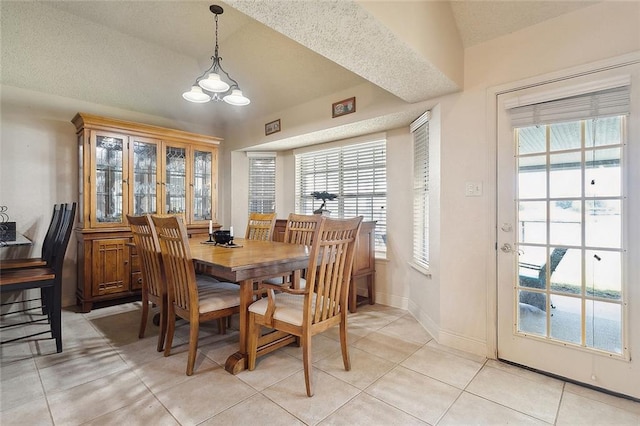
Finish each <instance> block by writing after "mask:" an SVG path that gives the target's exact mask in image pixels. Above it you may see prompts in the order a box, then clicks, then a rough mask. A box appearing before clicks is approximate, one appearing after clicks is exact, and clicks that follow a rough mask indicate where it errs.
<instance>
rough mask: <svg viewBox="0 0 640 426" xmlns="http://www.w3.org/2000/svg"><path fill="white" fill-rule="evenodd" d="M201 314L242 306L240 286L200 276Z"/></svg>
mask: <svg viewBox="0 0 640 426" xmlns="http://www.w3.org/2000/svg"><path fill="white" fill-rule="evenodd" d="M196 282H197V284H198V298H199V302H200V309H199V311H200V313H203V312H210V311H214V310H215V311H217V310H220V309H225V308H231V307H234V306H240V286H238V285H237V284H233V283H226V282H220V281H218V280H216V279H215V278H211V277H207V276H206V275H198V276H197V278H196Z"/></svg>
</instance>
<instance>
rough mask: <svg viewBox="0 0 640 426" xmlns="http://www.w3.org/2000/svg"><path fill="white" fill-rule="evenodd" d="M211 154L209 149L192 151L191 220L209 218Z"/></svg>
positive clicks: (210, 203)
mask: <svg viewBox="0 0 640 426" xmlns="http://www.w3.org/2000/svg"><path fill="white" fill-rule="evenodd" d="M212 166H213V154H212V152H211V151H200V150H197V149H194V151H193V168H192V170H193V176H192V178H193V180H192V186H193V198H192V206H191V209H192V210H191V211H192V212H193V213H192V214H193V218H192V220H193V221H194V222H195V221H203V220H206V221H208V220H211V205H212V202H211V194H212V191H211V184H212V176H213V175H212V172H211V170H212Z"/></svg>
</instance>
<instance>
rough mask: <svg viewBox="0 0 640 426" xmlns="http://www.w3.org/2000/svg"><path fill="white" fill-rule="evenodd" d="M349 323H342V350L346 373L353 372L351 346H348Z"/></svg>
mask: <svg viewBox="0 0 640 426" xmlns="http://www.w3.org/2000/svg"><path fill="white" fill-rule="evenodd" d="M347 336H348V335H347V321H346V320H345V319H343V320H342V321H341V322H340V348H341V349H342V363H343V364H344V369H345V370H346V371H349V370H351V360H350V359H349V346H348V345H347Z"/></svg>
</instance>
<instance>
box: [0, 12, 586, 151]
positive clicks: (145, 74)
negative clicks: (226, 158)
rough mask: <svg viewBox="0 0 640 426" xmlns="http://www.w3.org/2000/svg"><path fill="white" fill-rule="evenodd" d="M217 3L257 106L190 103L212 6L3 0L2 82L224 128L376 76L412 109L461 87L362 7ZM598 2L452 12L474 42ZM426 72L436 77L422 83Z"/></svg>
mask: <svg viewBox="0 0 640 426" xmlns="http://www.w3.org/2000/svg"><path fill="white" fill-rule="evenodd" d="M217 3H218V4H221V5H223V7H224V8H225V12H224V14H223V15H222V16H221V17H220V18H219V26H220V30H219V44H220V56H221V57H222V58H223V62H222V63H223V66H224V68H225V69H226V71H227V72H229V73H230V74H231V76H232V77H234V78H235V79H236V80H237V81H238V82H239V83H240V86H241V88H242V90H243V92H244V93H245V94H246V95H247V96H248V97H249V98H251V101H252V102H251V105H250V106H248V107H244V108H242V107H231V106H229V105H226V104H214V103H209V104H206V105H195V104H190V103H188V102H186V101H184V100H183V99H182V97H181V94H182V92H183V91H185V90H188V88H189V87H190V86H191V84H192V83H193V80H194V79H195V77H196V76H198V75H199V74H201V73H202V71H203V70H204V69H206V68H207V67H208V66H209V64H210V59H209V58H210V57H211V55H212V53H213V52H212V50H213V44H214V21H213V15H212V14H211V13H210V12H209V7H208V6H209V4H211V1H210V0H208V1H63V0H60V1H43V2H24V1H7V0H2V1H1V2H0V8H1V9H0V31H1V36H2V39H1V41H2V49H1V57H0V59H1V62H0V63H1V65H2V68H1V70H0V81H1V82H2V84H3V85H8V86H15V87H18V88H25V89H30V90H33V91H36V92H44V93H50V94H54V95H59V96H63V97H67V98H73V99H79V100H84V101H88V102H93V103H97V104H101V105H107V106H111V107H116V108H122V109H126V110H131V111H137V112H141V113H145V114H151V115H155V116H159V117H165V118H168V119H174V120H180V121H185V122H193V123H197V124H200V125H207V124H210V123H211V122H216V123H217V124H218V125H220V127H221V128H224V125H225V124H226V125H238V124H241V123H242V122H245V121H246V120H251V119H258V118H261V117H268V116H273V115H274V114H276V113H278V112H279V111H282V110H285V109H288V108H293V107H295V106H297V105H300V104H303V103H305V102H309V101H310V100H314V99H317V98H320V97H323V96H327V95H330V94H332V93H336V92H340V91H343V90H346V89H348V88H351V87H354V86H357V85H360V84H362V83H365V82H367V81H369V82H371V83H373V84H374V85H375V86H374V88H377V90H384V91H387V92H389V93H391V94H393V95H395V96H397V97H398V98H399V99H402V100H404V101H405V102H408V103H412V102H417V101H422V100H425V99H429V98H432V97H434V96H437V95H439V94H442V93H446V92H450V91H452V90H457V89H459V88H456V87H455V85H454V84H453V83H452V82H451V81H449V80H448V78H447V77H446V76H444V75H443V74H442V73H441V72H440V71H439V70H438V69H436V68H435V67H433V66H432V65H431V64H430V63H429V61H428V58H424V57H421V56H420V55H417V54H416V53H415V52H413V51H412V50H410V49H409V48H407V46H406V45H405V44H404V43H402V42H401V41H400V40H399V38H398V37H395V36H394V35H393V34H392V33H391V32H390V31H389V30H388V29H387V28H386V27H384V26H383V25H382V24H381V23H380V22H379V21H377V20H376V19H374V18H373V17H372V16H371V15H370V14H368V13H366V12H365V10H364V9H363V8H362V7H360V6H358V4H357V2H352V1H346V0H338V1H335V0H334V1H315V2H311V1H280V0H270V1H268V2H267V1H264V0H263V1H249V0H229V2H228V3H229V4H232V5H233V6H234V7H236V8H237V9H238V10H235V9H234V8H233V7H231V6H229V5H228V4H225V3H222V2H217ZM402 3H403V2H402V1H396V2H389V5H390V7H402ZM590 3H593V2H582V1H568V2H565V1H509V2H502V1H453V2H451V4H452V6H451V7H452V12H453V14H454V17H455V19H456V23H457V26H458V29H459V33H460V36H461V39H462V40H463V43H464V45H465V46H466V47H468V46H472V45H475V44H477V43H481V42H483V41H486V40H489V39H491V38H495V37H498V36H501V35H504V34H508V33H510V32H513V31H514V30H517V29H518V28H522V27H525V26H528V25H532V24H535V23H538V22H541V21H543V20H545V19H550V18H553V17H555V16H558V15H559V14H562V13H567V12H569V11H571V10H574V9H576V8H578V7H584V6H585V5H588V4H590ZM276 18H277V19H276ZM389 58H393V60H389ZM420 73H421V74H420ZM424 74H427V75H428V77H429V78H424V79H420V80H421V81H416V79H415V78H413V76H415V75H424ZM405 115H406V114H395V115H391V116H385V117H379V118H378V119H377V120H376V119H370V118H369V119H367V120H366V121H363V122H360V123H354V124H353V125H350V126H343V128H338V129H331V132H328V133H327V134H326V135H308V136H301V137H299V138H296V141H290V142H291V143H294V142H295V145H299V144H304V143H313V142H314V141H319V140H325V139H326V138H327V137H331V138H334V139H339V138H341V137H348V136H353V135H355V134H361V133H366V132H368V131H379V130H384V128H391V127H397V126H398V125H400V124H403V123H407V122H408V121H407V120H410V119H411V117H409V116H408V115H406V116H405ZM340 129H342V130H340ZM312 136H313V137H312ZM276 145H278V144H277V143H276ZM278 146H279V147H282V148H284V147H285V145H283V144H280V145H278Z"/></svg>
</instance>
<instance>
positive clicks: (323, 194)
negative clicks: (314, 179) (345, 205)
mask: <svg viewBox="0 0 640 426" xmlns="http://www.w3.org/2000/svg"><path fill="white" fill-rule="evenodd" d="M311 196H312V197H313V198H315V199H316V200H322V204H321V205H320V207H319V208H318V209H316V210H314V211H313V212H314V213H316V214H322V212H323V211H326V210H325V206H326V204H327V201H331V200H335V199H336V198H338V196H337V195H336V194H330V193H328V192H327V191H314V192H312V193H311Z"/></svg>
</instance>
